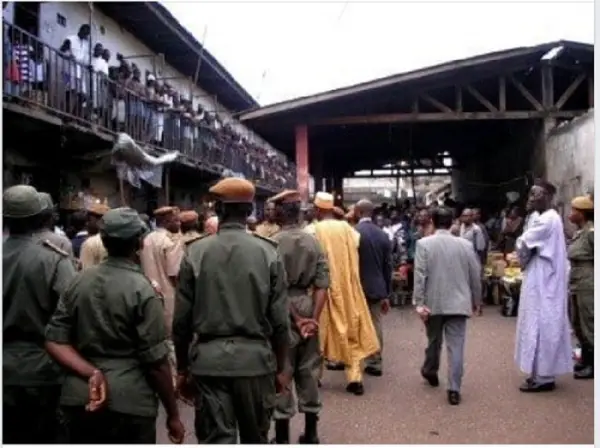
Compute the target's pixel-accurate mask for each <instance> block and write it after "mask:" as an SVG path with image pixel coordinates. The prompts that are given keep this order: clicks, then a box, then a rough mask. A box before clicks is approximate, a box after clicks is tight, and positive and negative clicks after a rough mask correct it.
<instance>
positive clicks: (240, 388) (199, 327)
mask: <svg viewBox="0 0 600 448" xmlns="http://www.w3.org/2000/svg"><path fill="white" fill-rule="evenodd" d="M210 192H211V193H212V194H214V195H216V196H217V198H218V203H217V213H218V215H219V231H218V233H216V234H214V235H209V236H204V237H203V238H200V239H199V240H197V241H195V242H193V243H192V244H191V245H190V246H189V247H188V250H187V254H186V256H185V258H184V260H183V262H182V264H181V269H180V271H179V281H178V290H177V295H176V302H175V318H174V321H173V341H174V343H175V352H176V356H177V363H178V373H179V376H178V386H179V388H180V390H181V387H182V385H183V384H184V383H185V381H186V380H187V378H188V375H189V374H191V375H193V381H194V383H195V389H196V394H195V397H194V399H195V404H196V414H195V429H196V437H197V438H198V443H208V444H216V443H219V444H223V443H236V442H237V439H238V431H239V439H240V441H241V443H252V444H263V443H268V432H269V429H270V424H271V417H272V414H273V408H274V406H275V398H276V391H277V390H283V389H285V388H287V387H288V386H289V374H288V372H286V370H285V364H286V362H287V355H288V350H289V342H290V341H289V339H290V333H289V331H290V326H289V317H288V304H287V295H286V280H285V268H284V266H283V262H282V261H281V257H280V256H279V254H278V252H277V244H276V243H275V242H274V241H272V240H269V239H266V238H262V237H259V236H255V235H254V234H251V233H248V232H247V231H246V218H247V217H248V215H249V214H250V213H251V212H252V202H253V200H254V185H252V183H250V182H248V181H246V180H243V179H238V178H226V179H223V180H221V181H220V182H219V183H217V184H216V185H215V186H214V187H212V188H211V189H210ZM193 339H194V342H193V344H192V347H191V350H190V344H191V342H192V340H193Z"/></svg>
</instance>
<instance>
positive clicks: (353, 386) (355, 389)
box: [346, 381, 365, 395]
mask: <svg viewBox="0 0 600 448" xmlns="http://www.w3.org/2000/svg"><path fill="white" fill-rule="evenodd" d="M346 392H349V393H351V394H354V395H363V394H364V393H365V387H364V386H363V383H360V382H358V381H355V382H352V383H348V385H347V386H346Z"/></svg>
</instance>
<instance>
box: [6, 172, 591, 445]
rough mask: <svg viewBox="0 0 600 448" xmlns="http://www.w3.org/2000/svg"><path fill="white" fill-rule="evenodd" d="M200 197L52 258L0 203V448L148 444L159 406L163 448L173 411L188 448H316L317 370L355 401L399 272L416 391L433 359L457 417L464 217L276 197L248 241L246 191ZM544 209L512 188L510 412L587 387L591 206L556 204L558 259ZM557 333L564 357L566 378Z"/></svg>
mask: <svg viewBox="0 0 600 448" xmlns="http://www.w3.org/2000/svg"><path fill="white" fill-rule="evenodd" d="M210 192H211V194H212V195H213V197H214V199H215V201H216V202H215V207H214V213H215V215H214V216H213V215H208V214H207V215H206V216H203V217H201V216H200V215H199V214H198V213H197V212H195V211H191V210H184V211H182V210H179V209H178V208H177V207H173V206H164V207H161V208H159V209H157V210H155V211H154V213H153V215H154V216H153V222H151V220H150V219H149V217H147V216H141V215H139V214H138V213H137V212H136V211H135V210H133V209H130V208H126V207H121V208H116V209H109V208H108V207H107V206H105V205H101V204H94V205H92V206H90V207H89V209H88V210H86V211H85V213H83V212H82V213H80V214H79V215H78V217H77V220H78V222H80V223H83V224H85V226H86V229H82V228H80V229H75V230H77V231H76V232H74V233H72V234H71V235H70V239H69V238H68V237H66V236H64V235H60V234H58V233H57V232H56V231H55V230H54V229H55V227H54V218H55V209H54V204H53V203H52V199H51V197H50V196H49V195H48V194H46V193H41V192H38V191H37V190H36V189H35V188H33V187H31V186H26V185H17V186H13V187H11V188H9V189H7V190H5V191H4V194H3V216H4V222H5V224H6V226H7V228H8V234H7V236H6V237H5V241H4V244H3V260H4V261H3V276H4V297H3V299H4V332H3V336H4V341H3V343H4V345H3V372H4V378H3V380H4V384H3V392H4V393H3V411H4V412H3V414H4V417H3V419H4V441H5V442H6V443H52V442H57V441H58V442H62V443H82V444H83V443H96V444H98V443H155V442H156V418H157V413H158V404H159V401H160V403H161V404H162V405H163V407H164V409H165V411H166V414H167V418H166V426H167V430H168V434H169V437H170V439H171V441H173V442H174V443H182V442H183V440H184V437H185V431H186V429H185V427H184V425H183V424H182V421H181V418H180V406H179V404H178V400H180V401H183V402H184V403H187V404H191V405H194V409H195V423H194V426H195V428H194V429H195V431H194V432H195V436H196V438H197V440H198V443H236V442H238V440H239V441H240V442H241V443H268V442H269V439H268V434H269V431H270V428H271V423H272V422H273V421H274V422H275V436H274V439H273V440H271V441H272V442H274V443H282V444H285V443H290V420H291V419H292V418H293V416H294V415H295V413H296V412H297V411H299V412H300V413H302V414H304V432H303V433H302V435H301V436H300V440H299V442H300V443H307V444H314V443H319V440H320V439H319V435H318V420H319V412H320V410H321V409H322V406H323V403H322V401H321V397H320V391H319V388H320V387H321V383H320V379H321V377H322V374H323V370H324V368H327V369H330V370H340V371H344V372H345V375H346V381H347V386H346V391H347V392H348V393H349V394H352V395H356V396H361V395H363V394H364V393H365V392H366V391H365V386H364V382H363V374H365V373H366V374H368V375H372V376H375V377H379V376H381V375H382V374H383V366H384V364H383V361H384V357H383V354H384V353H383V347H384V341H383V332H382V325H383V322H384V319H383V316H384V315H385V314H386V313H387V312H388V311H389V309H390V306H391V304H392V301H393V300H392V297H393V280H394V272H395V271H396V270H398V269H400V268H402V267H405V266H407V264H408V263H409V262H410V263H411V264H410V266H411V269H410V271H412V272H413V287H412V293H411V295H412V306H413V307H414V310H415V312H416V315H417V316H418V317H419V318H420V319H421V320H422V321H423V324H424V326H425V328H426V335H427V347H426V351H425V359H424V362H423V365H422V368H421V372H420V373H421V375H422V376H423V378H424V379H425V380H426V381H427V382H428V383H429V384H430V385H431V386H432V387H438V386H439V384H440V380H439V377H438V370H439V365H440V353H441V349H442V345H443V342H445V345H446V349H447V351H448V354H449V362H448V377H447V400H448V402H449V404H451V405H459V404H460V402H461V394H460V391H461V387H462V378H463V371H464V369H463V364H464V345H465V338H466V327H467V322H468V318H469V317H471V316H473V315H475V316H476V315H479V314H481V305H482V264H481V261H482V257H483V255H482V253H481V252H482V251H485V250H487V245H488V242H489V236H488V233H487V231H486V230H483V228H484V227H485V226H483V225H480V224H478V222H479V219H478V213H477V211H476V210H475V211H473V210H472V209H466V210H463V211H462V213H461V215H460V216H461V218H460V222H459V221H456V220H455V212H454V210H452V209H451V208H449V207H446V206H435V207H433V208H429V209H426V208H422V209H420V210H418V209H417V208H415V207H414V206H412V205H411V204H406V206H405V207H401V208H400V209H399V210H396V211H395V212H394V211H388V210H386V207H384V208H383V209H381V208H376V207H375V206H374V204H373V203H371V202H370V201H368V200H361V201H359V202H358V203H357V204H355V206H353V207H351V208H350V209H349V210H343V209H341V208H339V207H336V206H335V204H334V196H333V195H331V194H329V193H326V192H318V193H316V195H315V197H314V201H312V203H311V205H310V206H308V207H306V208H303V206H302V201H301V197H300V194H299V193H298V192H297V191H295V190H284V191H282V192H281V193H279V194H277V195H275V196H274V197H272V198H270V200H269V201H268V202H267V205H266V211H265V220H264V222H262V223H260V224H257V222H256V219H255V218H254V217H253V216H252V211H253V203H254V200H255V186H254V185H253V184H252V183H251V182H249V181H247V180H244V179H240V178H236V177H230V178H224V179H222V180H221V181H220V182H218V183H217V184H216V185H214V186H213V187H212V188H211V190H210ZM554 193H555V189H554V187H553V186H552V185H550V184H548V183H547V182H543V181H539V182H537V183H536V184H535V185H534V186H533V187H532V188H531V191H530V193H529V196H528V200H527V204H526V211H527V213H528V218H527V220H526V224H525V225H524V230H523V232H522V234H521V235H520V236H519V237H518V238H517V239H516V241H515V249H516V252H517V254H518V257H519V260H520V263H521V265H522V267H523V270H524V279H523V287H522V291H521V300H520V304H519V315H518V321H517V331H516V349H515V362H516V364H517V366H518V367H519V369H520V370H521V371H522V372H524V373H525V374H527V379H526V381H525V382H524V384H523V385H521V387H520V390H521V391H522V392H527V393H532V392H549V391H552V390H554V388H555V387H556V377H557V376H559V375H562V374H565V373H571V372H574V375H575V378H576V379H589V378H593V376H594V374H593V373H594V372H593V353H594V349H593V335H594V334H593V321H594V314H593V286H594V284H593V258H594V256H593V241H594V239H593V238H594V233H593V207H594V205H593V199H592V198H590V197H578V198H575V199H574V200H573V202H572V213H571V215H570V220H571V221H572V222H573V224H575V225H576V226H577V228H578V229H579V230H578V231H577V232H576V233H575V235H574V236H573V238H572V240H571V241H570V242H569V244H567V242H566V241H565V234H564V229H563V224H562V220H561V218H560V217H559V215H558V213H557V212H556V211H555V210H554V209H553V208H552V200H553V196H554ZM412 217H414V222H413V223H412V224H411V222H412V219H411V218H412ZM388 219H389V222H388V221H387V220H388ZM80 227H81V226H80ZM402 228H403V229H404V230H403V231H401V230H400V229H402ZM394 229H395V230H394ZM504 233H507V232H506V231H505V232H504ZM407 235H413V236H412V237H410V238H409V237H408V236H407ZM413 240H414V242H412V241H413ZM569 266H570V268H569ZM569 308H570V312H569ZM569 318H570V319H571V324H572V328H573V329H574V332H575V335H576V337H577V338H578V340H579V343H580V344H581V347H582V353H583V354H582V358H581V359H580V360H579V361H578V363H577V364H575V365H574V364H573V361H572V359H571V355H572V344H571V332H570V330H571V325H570V323H569ZM388 350H389V349H388ZM292 384H293V386H294V389H295V390H292ZM25 419H27V422H28V425H29V428H30V430H28V431H23V430H22V422H23V421H24V420H25Z"/></svg>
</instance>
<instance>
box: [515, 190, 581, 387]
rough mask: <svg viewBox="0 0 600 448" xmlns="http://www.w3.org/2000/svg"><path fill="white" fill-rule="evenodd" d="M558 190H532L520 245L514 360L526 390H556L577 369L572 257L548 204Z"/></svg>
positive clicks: (558, 223)
mask: <svg viewBox="0 0 600 448" xmlns="http://www.w3.org/2000/svg"><path fill="white" fill-rule="evenodd" d="M555 192H556V189H555V188H554V187H553V186H552V185H550V184H548V183H545V182H538V183H537V184H536V185H534V186H533V187H532V188H531V191H530V194H529V199H528V204H527V205H528V208H529V209H530V210H533V211H534V212H537V213H539V216H537V217H536V218H534V219H533V220H531V221H530V222H529V223H528V227H527V229H526V230H525V231H524V232H523V234H522V235H521V237H519V238H518V239H517V244H516V249H517V254H518V255H519V260H520V262H521V266H522V267H523V269H524V273H523V284H522V286H521V296H520V301H519V316H518V320H517V338H516V350H515V361H516V363H517V365H518V367H519V369H520V370H521V371H523V372H524V373H526V374H528V378H527V380H526V381H525V383H524V384H523V385H522V386H521V387H520V390H521V391H522V392H546V391H551V390H554V388H555V377H556V376H558V375H563V374H566V373H572V372H573V362H572V359H571V356H572V345H571V333H570V326H569V317H568V305H567V285H568V269H569V267H568V261H567V249H566V243H565V237H564V230H563V224H562V220H561V218H560V216H559V214H558V213H557V212H556V211H555V210H554V209H552V208H551V207H550V205H551V201H552V197H553V196H554V193H555Z"/></svg>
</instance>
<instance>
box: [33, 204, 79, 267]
mask: <svg viewBox="0 0 600 448" xmlns="http://www.w3.org/2000/svg"><path fill="white" fill-rule="evenodd" d="M39 195H40V199H41V200H42V203H43V204H44V211H43V212H42V214H41V215H42V227H41V229H40V231H39V232H38V233H37V235H38V236H39V237H40V239H41V240H48V241H50V242H51V243H52V244H54V245H55V246H56V247H58V248H60V249H62V250H64V251H65V252H66V253H68V254H69V256H70V257H73V245H72V244H71V241H70V240H69V238H67V237H66V236H64V235H60V234H58V233H56V232H55V231H54V224H55V223H56V219H55V212H56V211H55V207H54V202H53V201H52V196H50V194H48V193H43V192H41V193H39Z"/></svg>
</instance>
